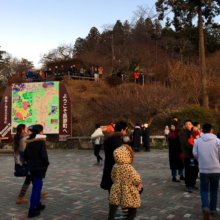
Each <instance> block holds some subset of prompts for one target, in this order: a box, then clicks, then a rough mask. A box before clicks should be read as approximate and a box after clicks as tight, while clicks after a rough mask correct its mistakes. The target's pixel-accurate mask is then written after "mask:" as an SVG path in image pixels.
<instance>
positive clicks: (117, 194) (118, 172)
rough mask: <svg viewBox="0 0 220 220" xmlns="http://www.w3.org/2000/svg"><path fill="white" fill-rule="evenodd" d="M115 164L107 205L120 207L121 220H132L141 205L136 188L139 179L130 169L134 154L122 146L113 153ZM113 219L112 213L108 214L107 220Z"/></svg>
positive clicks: (139, 181) (134, 171)
mask: <svg viewBox="0 0 220 220" xmlns="http://www.w3.org/2000/svg"><path fill="white" fill-rule="evenodd" d="M114 158H115V161H116V164H115V165H114V167H113V169H112V172H111V177H112V181H113V185H112V187H111V192H110V197H109V203H110V204H111V205H115V206H121V207H122V212H123V216H122V219H123V220H128V219H129V220H133V219H134V218H135V217H136V213H137V208H138V207H140V205H141V200H140V194H139V190H138V188H137V186H138V185H139V184H140V183H141V177H140V175H139V174H138V173H137V172H136V170H135V169H134V168H133V167H132V165H131V164H132V162H133V160H134V152H133V151H132V149H131V147H130V146H128V145H122V146H121V147H119V148H117V149H116V150H115V151H114ZM111 219H114V213H112V214H111V213H109V218H108V220H111Z"/></svg>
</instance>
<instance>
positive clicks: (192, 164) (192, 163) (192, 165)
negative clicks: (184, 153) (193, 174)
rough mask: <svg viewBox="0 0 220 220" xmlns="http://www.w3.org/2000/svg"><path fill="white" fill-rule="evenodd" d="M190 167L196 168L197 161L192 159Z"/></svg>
mask: <svg viewBox="0 0 220 220" xmlns="http://www.w3.org/2000/svg"><path fill="white" fill-rule="evenodd" d="M190 166H191V167H194V166H195V160H194V158H190Z"/></svg>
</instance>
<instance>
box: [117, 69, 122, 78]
mask: <svg viewBox="0 0 220 220" xmlns="http://www.w3.org/2000/svg"><path fill="white" fill-rule="evenodd" d="M117 77H119V78H121V70H119V71H118V72H117Z"/></svg>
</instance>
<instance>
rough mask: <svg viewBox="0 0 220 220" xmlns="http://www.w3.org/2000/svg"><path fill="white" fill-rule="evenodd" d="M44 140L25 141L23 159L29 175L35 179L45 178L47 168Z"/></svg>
mask: <svg viewBox="0 0 220 220" xmlns="http://www.w3.org/2000/svg"><path fill="white" fill-rule="evenodd" d="M45 141H46V139H43V138H34V139H28V140H27V146H26V148H25V151H24V159H25V161H26V162H27V164H28V168H29V171H30V173H31V175H32V176H33V177H35V178H45V175H46V171H47V168H48V166H49V164H50V163H49V161H48V155H47V149H46V144H45Z"/></svg>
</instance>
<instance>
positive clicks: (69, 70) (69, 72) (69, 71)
mask: <svg viewBox="0 0 220 220" xmlns="http://www.w3.org/2000/svg"><path fill="white" fill-rule="evenodd" d="M72 69H73V66H70V68H69V69H68V75H69V76H72V75H73V71H72Z"/></svg>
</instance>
